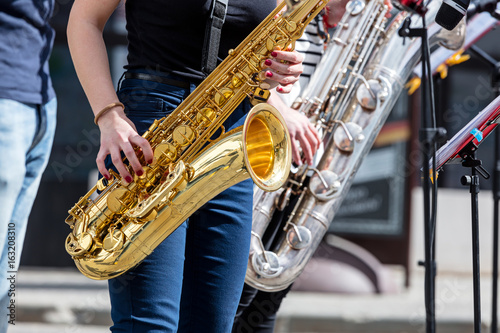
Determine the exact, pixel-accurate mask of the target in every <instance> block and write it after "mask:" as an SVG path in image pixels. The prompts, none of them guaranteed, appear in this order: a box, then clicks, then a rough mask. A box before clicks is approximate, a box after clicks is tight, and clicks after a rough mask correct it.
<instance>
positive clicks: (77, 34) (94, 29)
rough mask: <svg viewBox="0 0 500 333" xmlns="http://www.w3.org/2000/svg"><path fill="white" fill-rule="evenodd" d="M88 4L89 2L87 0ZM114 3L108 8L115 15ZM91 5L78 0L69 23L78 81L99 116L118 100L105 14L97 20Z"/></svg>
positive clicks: (69, 38)
mask: <svg viewBox="0 0 500 333" xmlns="http://www.w3.org/2000/svg"><path fill="white" fill-rule="evenodd" d="M85 1H87V0H85ZM111 4H112V2H110V3H109V4H108V6H107V11H108V13H109V15H111V13H112V10H113V9H114V8H112V6H111ZM88 6H89V5H88V4H84V3H82V2H78V1H76V2H75V4H74V7H73V9H72V11H71V15H70V18H69V22H68V29H67V31H68V45H69V49H70V53H71V57H72V60H73V64H74V66H75V70H76V73H77V75H78V79H79V80H80V83H81V85H82V87H83V90H84V91H85V94H86V96H87V99H88V100H89V103H90V106H91V108H92V110H93V112H94V114H96V113H97V112H99V111H100V110H102V108H104V107H105V106H106V105H109V104H110V103H113V102H116V101H118V97H117V96H116V92H115V89H114V86H113V81H112V79H111V74H110V69H109V61H108V54H107V52H106V46H105V44H104V40H103V37H102V30H103V28H104V24H105V22H106V20H107V17H109V15H107V17H105V15H102V13H103V12H101V14H100V15H102V16H100V17H93V16H92V10H91V9H89V8H88Z"/></svg>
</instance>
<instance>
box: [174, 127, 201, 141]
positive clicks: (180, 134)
mask: <svg viewBox="0 0 500 333" xmlns="http://www.w3.org/2000/svg"><path fill="white" fill-rule="evenodd" d="M172 138H173V140H174V142H175V143H177V144H178V145H179V146H187V145H189V144H191V143H193V142H194V141H195V139H196V134H195V133H194V130H193V129H192V128H191V127H190V126H188V125H181V126H177V127H176V128H175V129H174V132H173V133H172Z"/></svg>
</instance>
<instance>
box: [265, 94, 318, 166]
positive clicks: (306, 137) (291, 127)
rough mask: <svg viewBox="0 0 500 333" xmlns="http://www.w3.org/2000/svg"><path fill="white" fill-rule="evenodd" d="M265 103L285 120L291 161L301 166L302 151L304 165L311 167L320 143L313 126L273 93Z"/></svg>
mask: <svg viewBox="0 0 500 333" xmlns="http://www.w3.org/2000/svg"><path fill="white" fill-rule="evenodd" d="M267 102H268V103H269V104H271V105H272V106H274V107H275V108H276V109H277V110H278V111H279V112H280V113H281V115H282V116H283V118H284V119H285V122H286V126H287V128H288V132H289V133H290V139H291V143H292V159H293V161H294V162H295V163H296V164H297V165H301V164H302V157H301V154H300V149H302V156H303V157H304V159H305V161H306V163H307V164H309V165H312V163H313V158H314V154H315V153H316V150H318V148H319V145H320V143H321V138H320V136H319V134H318V132H317V131H316V129H315V128H314V126H313V125H312V124H311V122H310V121H309V119H307V117H306V116H304V115H303V114H302V113H300V112H298V111H296V110H293V109H291V108H290V107H288V106H287V105H286V104H285V102H283V100H282V99H281V98H280V97H279V96H278V95H277V94H276V93H274V91H272V92H271V96H270V97H269V100H268V101H267ZM297 143H298V144H297ZM299 146H300V148H299Z"/></svg>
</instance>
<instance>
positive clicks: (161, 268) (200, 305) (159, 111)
mask: <svg viewBox="0 0 500 333" xmlns="http://www.w3.org/2000/svg"><path fill="white" fill-rule="evenodd" d="M194 88H195V84H194V83H191V84H190V88H189V89H187V88H179V87H175V86H170V85H166V84H160V83H156V82H152V81H144V80H137V79H125V80H124V81H123V82H122V84H121V88H120V91H119V98H120V100H121V101H122V102H123V103H124V104H125V106H126V108H125V112H126V114H127V116H128V117H129V118H130V119H131V120H132V121H133V122H134V123H135V125H136V127H137V130H138V131H139V133H141V134H142V132H144V131H145V130H146V129H147V128H148V127H149V126H150V124H151V123H152V122H153V121H154V119H157V118H161V117H163V116H165V115H167V114H169V113H170V112H171V111H173V110H174V109H175V107H176V106H177V105H179V104H180V103H181V102H182V100H184V99H185V98H186V97H187V96H188V95H189V93H190V92H192V91H193V90H194ZM249 108H250V106H249V104H248V103H247V102H244V103H242V105H240V106H239V107H238V108H237V109H236V110H235V111H234V112H233V113H232V114H231V116H230V117H229V119H228V120H227V121H226V122H225V123H224V126H225V128H226V130H229V129H232V128H235V127H237V126H239V125H242V124H243V121H244V118H245V115H246V113H247V111H248V110H249ZM252 187H253V183H252V181H251V180H250V179H248V180H245V181H243V182H241V183H239V184H237V185H234V186H232V187H230V188H229V189H227V190H226V191H224V192H222V193H220V194H219V195H217V196H216V197H215V198H214V199H212V200H210V201H209V202H208V203H206V204H205V205H204V206H202V207H201V208H200V209H199V210H198V211H197V212H196V213H195V214H193V215H192V216H191V217H190V218H189V220H188V221H186V222H184V223H183V224H182V225H181V226H180V227H179V228H177V230H175V231H174V232H173V233H172V234H171V235H170V236H169V237H167V238H166V239H165V240H164V241H163V242H162V243H161V244H160V245H159V246H158V247H157V248H156V249H155V250H154V251H153V253H152V254H151V255H149V256H148V257H147V258H146V259H145V260H144V261H143V262H142V263H141V264H140V265H139V266H137V267H136V268H135V269H133V270H131V271H129V272H127V273H125V274H123V275H121V276H119V277H117V278H114V279H111V280H110V281H109V292H110V298H111V316H112V319H113V324H114V325H113V326H112V327H111V330H112V331H113V332H141V333H142V332H162V333H165V332H183V333H186V332H193V333H199V332H204V333H210V332H213V333H224V332H231V327H232V324H233V319H234V315H235V313H236V308H237V306H238V301H239V299H240V295H241V291H242V288H243V282H244V279H245V272H246V266H247V260H248V252H249V247H250V233H251V227H252Z"/></svg>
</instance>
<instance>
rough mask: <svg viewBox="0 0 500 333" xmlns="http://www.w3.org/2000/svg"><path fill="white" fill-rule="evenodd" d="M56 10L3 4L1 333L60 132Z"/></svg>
mask: <svg viewBox="0 0 500 333" xmlns="http://www.w3.org/2000/svg"><path fill="white" fill-rule="evenodd" d="M53 9H54V1H53V0H37V1H34V0H22V1H21V0H9V1H0V169H1V170H2V172H1V173H0V252H1V256H0V309H1V310H0V314H1V316H0V332H6V331H7V327H8V326H7V325H8V324H14V325H15V324H16V321H15V319H16V316H15V305H16V303H15V292H14V290H15V287H13V286H15V283H16V273H15V272H17V269H18V267H19V262H20V259H21V258H20V257H21V252H22V248H23V242H24V236H25V233H26V227H27V224H28V216H29V214H30V211H31V207H32V205H33V202H34V200H35V197H36V193H37V191H38V186H39V184H40V179H41V177H42V173H43V171H44V170H45V167H46V166H47V162H48V160H49V155H50V151H51V148H52V141H53V138H54V132H55V126H56V108H57V101H56V96H55V93H54V89H53V88H52V82H51V79H50V74H49V64H48V60H49V56H50V54H51V51H52V44H53V40H54V30H53V29H52V28H51V27H50V25H49V20H50V18H51V16H52V12H53Z"/></svg>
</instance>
